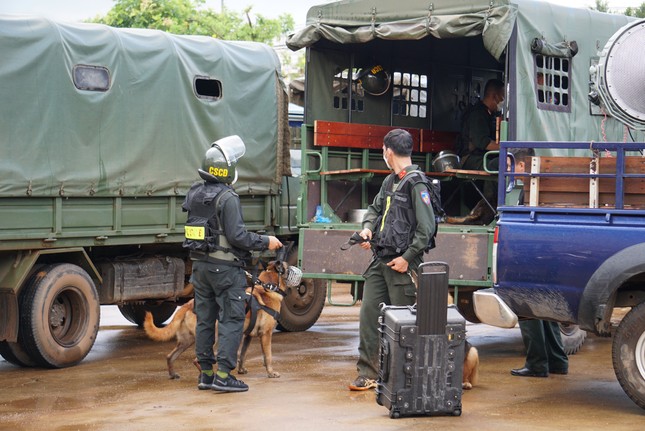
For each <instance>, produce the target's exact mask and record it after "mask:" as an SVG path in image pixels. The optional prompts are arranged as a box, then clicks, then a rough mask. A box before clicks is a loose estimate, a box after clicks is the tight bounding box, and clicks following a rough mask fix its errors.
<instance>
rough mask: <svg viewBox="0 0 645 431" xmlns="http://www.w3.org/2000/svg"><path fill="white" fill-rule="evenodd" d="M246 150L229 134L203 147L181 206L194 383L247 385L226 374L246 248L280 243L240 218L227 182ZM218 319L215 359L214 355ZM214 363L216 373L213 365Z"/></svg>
mask: <svg viewBox="0 0 645 431" xmlns="http://www.w3.org/2000/svg"><path fill="white" fill-rule="evenodd" d="M245 152H246V147H245V146H244V142H243V141H242V139H241V138H240V137H239V136H237V135H234V136H228V137H226V138H222V139H219V140H217V141H215V142H214V143H213V144H212V145H211V148H209V149H208V150H207V151H206V155H205V157H204V160H203V162H202V169H198V173H199V176H200V177H201V178H202V179H203V180H204V181H203V182H198V183H195V184H194V185H193V186H192V187H191V188H190V190H189V191H188V193H187V194H186V199H185V201H184V203H183V205H182V209H183V210H184V211H187V212H188V220H187V221H186V239H185V241H184V244H183V245H184V247H185V248H187V249H189V250H190V258H191V260H192V261H193V273H192V275H191V278H190V281H191V282H192V283H193V286H194V289H195V314H196V315H197V328H196V332H195V354H196V356H197V362H198V363H199V366H200V368H201V372H200V374H199V379H198V383H197V387H198V388H199V389H213V390H215V391H219V392H243V391H247V390H248V389H249V387H248V385H247V384H246V383H244V382H243V381H241V380H237V379H236V378H235V377H234V376H233V375H231V374H230V372H231V370H233V369H234V368H235V366H236V365H237V351H238V348H239V346H240V342H241V341H242V335H243V329H244V317H245V315H246V310H245V308H246V301H245V298H246V292H245V289H246V275H245V271H244V267H245V266H246V261H247V260H248V258H249V257H250V250H266V249H269V250H276V249H278V248H280V247H282V243H281V242H280V240H279V239H278V238H276V237H274V236H268V235H258V234H257V233H254V232H249V231H247V230H246V227H245V226H244V221H243V220H242V207H241V205H240V198H239V197H238V195H237V194H236V193H235V192H234V191H233V188H232V187H231V184H233V183H235V181H236V180H237V169H236V165H237V161H238V159H239V158H240V157H242V156H243V155H244V153H245ZM216 321H219V324H218V337H217V339H218V347H217V358H215V357H214V355H213V345H214V343H215V322H216ZM215 363H217V366H218V369H217V372H213V364H215Z"/></svg>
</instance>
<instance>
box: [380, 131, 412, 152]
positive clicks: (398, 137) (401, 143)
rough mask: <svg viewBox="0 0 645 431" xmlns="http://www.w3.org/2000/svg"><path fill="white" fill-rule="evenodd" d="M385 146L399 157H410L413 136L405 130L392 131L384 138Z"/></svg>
mask: <svg viewBox="0 0 645 431" xmlns="http://www.w3.org/2000/svg"><path fill="white" fill-rule="evenodd" d="M383 145H385V148H389V149H391V150H392V151H394V154H396V155H397V156H409V155H411V154H412V135H410V133H409V132H408V131H407V130H403V129H394V130H390V131H389V132H388V133H387V135H385V137H384V138H383Z"/></svg>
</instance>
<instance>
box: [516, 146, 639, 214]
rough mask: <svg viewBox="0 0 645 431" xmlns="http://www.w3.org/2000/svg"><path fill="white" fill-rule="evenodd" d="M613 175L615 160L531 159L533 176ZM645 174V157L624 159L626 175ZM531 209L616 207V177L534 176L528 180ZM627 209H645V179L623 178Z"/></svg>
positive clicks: (526, 184)
mask: <svg viewBox="0 0 645 431" xmlns="http://www.w3.org/2000/svg"><path fill="white" fill-rule="evenodd" d="M548 172H551V173H563V174H565V173H566V174H574V173H576V174H589V173H592V172H595V173H597V174H613V173H615V172H616V158H614V157H598V158H590V157H532V159H531V173H548ZM643 173H645V158H644V157H639V156H630V157H626V158H625V174H643ZM524 187H525V194H526V195H527V196H528V197H529V198H528V200H527V201H526V203H527V204H528V205H530V206H550V207H573V208H604V207H608V208H615V207H616V199H615V197H616V196H615V194H616V179H615V178H572V177H566V176H565V177H531V178H530V181H525V184H524ZM623 189H624V199H623V205H624V208H626V209H629V208H634V209H645V178H625V179H624V187H623Z"/></svg>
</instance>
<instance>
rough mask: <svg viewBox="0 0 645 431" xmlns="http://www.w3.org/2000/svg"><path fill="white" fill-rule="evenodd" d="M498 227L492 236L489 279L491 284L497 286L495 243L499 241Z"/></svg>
mask: <svg viewBox="0 0 645 431" xmlns="http://www.w3.org/2000/svg"><path fill="white" fill-rule="evenodd" d="M498 236H499V226H495V233H494V234H493V254H492V259H493V262H492V265H491V277H492V279H493V284H497V242H498V240H499V238H498Z"/></svg>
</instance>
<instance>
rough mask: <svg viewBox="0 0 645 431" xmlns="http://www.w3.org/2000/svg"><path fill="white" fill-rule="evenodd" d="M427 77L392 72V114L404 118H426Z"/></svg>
mask: <svg viewBox="0 0 645 431" xmlns="http://www.w3.org/2000/svg"><path fill="white" fill-rule="evenodd" d="M428 99H429V97H428V76H427V75H419V74H416V73H405V72H394V82H393V95H392V114H394V115H400V116H404V117H418V118H426V117H427V115H428V114H427V112H428V110H427V104H428Z"/></svg>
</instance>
